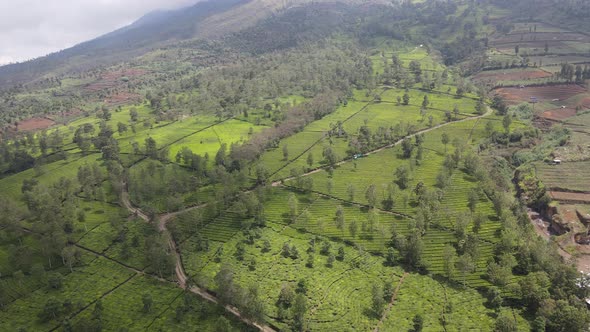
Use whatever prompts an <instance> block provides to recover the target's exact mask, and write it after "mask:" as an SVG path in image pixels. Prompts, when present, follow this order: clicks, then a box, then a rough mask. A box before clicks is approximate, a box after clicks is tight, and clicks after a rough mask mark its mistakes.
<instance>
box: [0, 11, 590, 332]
mask: <svg viewBox="0 0 590 332" xmlns="http://www.w3.org/2000/svg"><path fill="white" fill-rule="evenodd" d="M351 3H355V4H356V2H351ZM351 3H348V2H347V5H346V6H352V5H351ZM246 6H247V7H246V8H247V9H248V13H251V11H250V10H251V8H255V9H256V8H259V12H260V13H266V11H267V10H271V9H273V8H275V7H274V6H275V4H274V3H273V4H269V3H267V2H266V1H262V4H261V1H252V2H249V4H247V5H246ZM256 6H262V7H256ZM277 6H278V5H277ZM306 6H307V5H303V4H301V6H300V7H296V8H295V9H294V10H293V11H289V12H287V13H286V14H289V15H285V16H281V15H283V14H281V13H277V14H276V15H277V16H276V17H274V16H273V17H271V18H268V19H266V20H264V21H263V22H262V23H261V24H260V25H254V23H252V22H250V23H248V24H246V25H247V27H248V28H247V29H251V30H245V32H242V34H238V35H229V37H227V39H228V40H229V41H225V40H224V41H219V42H212V41H211V42H210V43H209V42H202V43H203V44H200V43H201V41H199V42H194V43H195V44H194V45H193V44H191V43H193V41H186V42H183V43H186V45H185V44H182V45H183V46H182V47H180V48H178V49H177V48H174V47H173V46H169V47H170V48H167V47H162V48H160V49H155V50H152V51H150V52H149V53H147V54H146V55H144V56H141V57H138V58H135V61H137V62H136V63H134V64H133V65H131V64H129V63H126V64H122V65H115V66H106V67H104V68H102V69H100V70H94V71H89V72H85V73H84V74H79V75H71V77H61V78H60V79H58V80H56V79H54V78H52V79H48V80H42V79H38V80H37V81H36V82H35V83H34V84H37V85H39V86H40V88H39V89H38V90H35V89H32V88H30V91H28V90H26V91H22V92H21V93H20V94H17V95H18V96H19V97H18V98H21V99H22V102H23V103H24V100H28V99H26V98H28V97H31V96H34V97H35V98H40V99H44V98H47V96H52V95H53V96H54V97H55V98H58V97H60V96H62V93H63V94H66V93H71V92H72V91H77V92H80V93H81V94H80V98H83V99H82V100H83V101H84V103H83V107H82V105H78V106H79V107H80V109H78V111H72V112H71V113H67V112H62V113H61V116H57V115H55V114H54V115H52V117H51V118H47V119H46V118H40V117H39V118H31V119H29V120H25V121H21V122H19V125H18V128H17V129H18V130H19V131H23V132H29V133H28V134H27V133H22V134H21V136H19V137H18V138H15V139H14V140H8V141H7V142H8V143H6V144H4V145H3V146H2V147H3V148H4V150H2V151H3V152H4V151H6V152H5V153H4V154H3V155H1V157H2V159H0V161H1V162H0V169H1V170H2V171H3V173H2V174H4V176H3V177H1V178H0V330H7V331H18V330H27V331H62V330H63V331H72V330H74V331H100V330H104V331H116V330H121V329H122V328H123V327H124V328H126V329H128V330H130V331H136V330H137V331H185V330H186V331H189V330H191V331H254V330H260V331H264V332H273V331H291V330H293V331H296V330H298V331H407V330H411V331H422V330H423V331H472V330H481V331H493V330H499V331H500V330H501V331H528V330H531V329H537V328H539V324H541V323H540V321H541V322H542V323H543V324H547V326H548V328H547V330H548V331H561V330H571V331H575V330H578V328H577V327H576V326H587V321H590V317H587V316H588V315H587V313H586V311H585V310H586V309H585V307H584V306H583V302H582V301H581V300H580V299H581V298H584V297H585V296H587V292H586V290H585V289H580V288H579V287H578V286H576V285H575V283H576V281H577V280H578V274H576V271H575V268H574V267H573V266H572V265H571V263H573V258H574V257H576V255H575V251H576V250H578V251H579V252H580V253H582V254H584V253H585V252H584V251H583V250H582V249H580V248H584V247H576V246H575V244H574V243H573V242H572V241H573V240H575V239H582V240H583V239H585V238H586V237H587V234H585V228H584V226H583V225H584V223H583V222H584V221H583V220H580V221H577V220H573V221H575V224H576V225H577V226H578V227H577V228H575V229H574V231H573V232H572V233H571V234H569V233H568V234H567V235H562V236H557V237H555V240H554V239H553V238H550V237H549V235H548V234H549V233H547V232H546V230H545V229H544V228H543V229H541V227H540V226H539V227H537V228H536V230H537V232H538V233H539V235H541V237H540V238H537V237H536V235H535V234H534V232H533V230H532V229H531V227H529V226H530V225H529V219H528V218H527V210H526V207H525V206H524V204H523V203H522V202H526V203H527V204H529V206H530V207H532V208H534V207H536V206H537V204H546V205H543V207H549V208H550V210H548V211H555V212H557V213H558V214H561V215H562V217H565V216H566V215H567V218H570V219H572V218H573V219H576V218H579V217H578V215H577V214H575V213H573V212H572V211H581V214H582V215H585V214H587V211H588V209H587V206H588V205H587V204H586V203H590V188H589V187H588V184H589V183H590V173H588V170H590V164H589V163H590V161H588V154H587V152H588V147H590V144H589V140H588V137H590V136H589V132H588V130H587V125H588V123H589V117H588V113H587V112H586V111H585V110H586V109H587V108H588V107H590V102H589V100H590V97H588V96H589V95H588V90H587V88H586V86H585V85H584V82H577V84H573V83H572V82H566V80H565V79H564V78H561V77H559V78H558V77H557V75H556V74H554V73H556V72H559V70H554V69H555V68H554V67H544V66H550V63H554V64H559V63H558V62H551V61H550V60H549V59H553V60H554V61H557V60H555V58H558V59H560V60H564V59H568V57H573V56H575V57H581V58H584V55H583V54H584V52H585V50H584V47H585V45H587V44H588V43H590V37H588V36H587V35H585V34H582V33H578V32H573V31H570V30H568V29H561V28H558V27H555V26H552V25H549V24H543V23H542V22H531V23H515V24H514V25H513V26H512V27H511V29H509V30H510V31H508V32H506V33H504V32H500V28H501V26H498V25H495V24H487V23H483V22H486V21H488V20H491V21H492V22H494V21H495V20H511V19H512V17H511V16H510V15H511V11H509V10H505V9H501V8H499V7H495V6H493V5H487V4H486V5H483V4H482V5H481V7H480V5H479V4H475V3H471V2H465V3H460V4H458V5H457V6H455V5H454V4H450V3H448V4H443V3H439V4H436V5H432V6H430V5H429V2H428V1H426V2H421V1H418V2H412V4H406V5H404V6H406V7H408V8H409V7H412V6H415V7H412V8H413V10H423V11H424V13H425V14H424V15H427V16H425V17H430V16H428V15H432V17H435V16H436V15H438V14H439V13H440V12H444V13H445V17H447V20H445V22H446V21H448V22H447V23H444V24H443V26H442V27H440V26H438V25H437V24H438V23H432V24H433V25H430V24H431V21H432V19H430V18H429V19H428V20H427V22H421V23H420V24H416V23H415V22H413V21H412V20H414V18H412V20H410V21H409V23H408V24H409V25H410V26H409V27H408V28H407V29H405V30H404V34H403V36H404V37H403V38H401V36H396V35H395V33H393V32H394V31H398V28H399V27H397V26H395V25H392V26H385V25H384V26H380V25H373V23H375V22H380V21H371V22H370V24H367V26H366V27H365V26H364V23H363V20H361V19H360V18H361V17H363V18H364V16H362V15H360V14H359V13H361V12H362V13H363V15H369V16H368V17H371V18H373V17H377V18H378V19H382V18H381V15H392V18H391V19H388V20H387V22H389V21H391V22H397V21H398V19H399V20H402V19H404V17H407V16H408V15H407V13H405V12H403V10H405V9H403V8H404V6H401V7H392V8H389V7H376V9H375V8H372V7H371V6H370V5H368V4H364V5H363V6H366V7H362V8H364V10H366V12H365V11H364V10H363V11H360V10H357V9H359V8H360V7H359V8H357V7H350V8H349V7H346V6H344V5H342V6H334V5H333V4H331V3H329V2H326V3H324V2H323V1H320V2H319V3H315V2H314V3H313V4H310V5H309V6H310V7H306ZM387 6H393V5H391V4H389V3H388V4H387ZM422 6H424V7H422ZM236 8H238V9H239V8H241V7H239V6H237V7H236ZM263 9H264V10H263ZM373 11H375V12H373ZM398 11H400V13H401V14H403V15H402V16H401V17H398V16H396V15H398V14H396V13H397V12H398ZM318 12H319V13H321V15H319V16H316V13H318ZM334 13H335V14H334ZM291 14H292V16H290V15H291ZM401 14H399V15H401ZM216 15H217V14H215V15H213V16H208V17H209V21H211V20H212V21H211V22H213V23H215V22H217V20H216V19H215V18H219V17H228V16H224V15H229V17H230V18H234V17H235V16H234V12H233V9H232V10H230V11H227V12H224V11H222V12H221V14H218V15H219V16H216ZM359 15H360V16H359ZM371 15H373V16H371ZM178 17H179V19H178V20H179V21H180V20H181V16H178ZM302 17H303V18H305V19H302ZM318 17H319V18H321V19H318ZM417 17H418V18H416V20H423V19H424V18H420V16H417ZM436 17H438V16H436ZM394 18H395V19H394ZM276 20H278V23H277V21H276ZM290 20H295V21H296V22H297V24H304V27H303V28H302V27H300V26H299V25H296V26H298V27H299V28H301V29H309V31H313V32H314V33H309V34H308V33H306V34H304V35H300V34H299V28H297V29H295V28H290V27H291V24H293V23H290V22H291V21H290ZM202 21H207V20H205V19H203V20H202ZM302 22H305V23H302ZM352 22H357V24H358V25H359V26H361V28H359V27H357V26H355V25H354V24H352ZM404 22H405V21H404ZM452 22H457V23H452ZM273 24H274V25H273ZM307 24H310V26H307ZM404 24H405V23H404ZM441 24H442V23H441ZM332 25H336V26H338V27H340V26H346V27H350V29H352V30H353V31H356V30H354V29H363V30H359V33H356V32H355V33H350V32H349V31H347V30H337V31H339V33H337V34H334V35H331V34H326V35H324V33H325V31H331V30H330V29H332V28H331V26H332ZM447 25H448V26H447ZM186 27H187V26H182V30H186V29H185V28H186ZM191 27H193V26H191ZM193 28H194V27H193ZM225 28H228V27H227V26H225V25H224V29H225ZM232 29H233V28H232ZM375 29H377V30H381V29H382V30H383V32H382V33H379V32H374V30H375ZM463 30H465V32H463ZM269 31H272V33H269ZM305 31H308V30H305ZM360 31H362V33H360ZM432 31H437V35H438V34H440V35H441V36H439V37H437V38H438V39H443V40H441V41H439V42H440V43H438V44H437V42H436V41H435V40H431V39H430V38H426V36H430V35H431V34H432ZM166 33H171V32H162V35H166ZM199 33H201V32H199ZM202 33H203V34H204V35H207V34H210V33H212V32H211V31H208V30H207V31H204V32H202ZM316 34H317V36H316ZM372 34H375V36H373V35H372ZM470 34H471V35H472V37H469V35H470ZM283 35H284V36H285V37H284V38H285V41H283V40H282V39H281V38H279V40H278V41H277V40H275V39H274V36H283ZM158 36H159V35H158ZM252 36H254V37H252ZM260 36H266V37H264V38H262V39H263V41H260V40H259V39H260V38H261V37H260ZM291 36H294V37H291ZM359 36H360V37H359ZM392 36H394V37H392ZM473 36H475V37H473ZM488 36H489V40H488ZM398 37H400V38H398ZM484 37H485V40H486V42H488V45H487V46H488V50H487V51H486V52H487V53H486V54H485V55H486V56H487V57H488V58H487V60H485V57H483V45H484V41H483V40H484ZM232 38H233V39H232ZM236 38H237V39H239V41H235V40H234V39H236ZM306 38H310V39H309V41H307V39H306ZM358 38H360V40H357V39H358ZM445 38H446V41H448V42H449V43H446V42H445V43H444V44H443V43H442V42H443V41H444V40H445ZM242 39H243V40H242ZM402 39H403V40H404V41H402ZM294 40H297V41H299V40H301V41H302V42H301V43H302V44H298V42H295V41H294ZM422 40H424V41H422ZM474 40H477V42H476V43H475V44H473V45H474V46H473V47H472V48H473V49H472V50H471V51H470V52H473V53H472V55H474V54H477V55H478V56H481V57H475V56H473V57H463V58H462V57H461V56H460V55H457V54H456V53H453V52H455V51H459V50H457V49H456V48H459V47H462V46H458V45H466V44H467V43H469V42H474ZM253 41H255V42H256V43H253ZM427 41H428V42H427ZM231 42H235V44H224V43H231ZM279 42H280V43H283V42H284V43H287V45H289V46H285V48H284V49H283V48H278V49H275V48H274V47H275V43H279ZM244 43H245V44H249V43H252V45H256V46H255V47H259V48H260V49H257V50H256V52H261V53H260V54H257V53H256V52H252V51H249V52H246V51H243V52H242V51H241V50H240V47H250V46H249V45H248V46H244V45H243V44H244ZM290 43H293V45H296V46H292V45H291V44H290ZM269 44H270V46H269ZM227 45H230V46H231V47H230V46H227ZM236 45H237V46H236ZM516 45H518V46H519V47H520V50H519V52H516V51H515V49H514V47H515V46H516ZM545 45H547V47H548V48H549V50H548V51H545V50H543V49H544V47H545ZM129 47H130V46H129ZM265 47H268V49H266V48H265ZM437 47H438V48H440V49H441V50H440V51H439V50H438V49H437ZM470 47H471V46H470ZM479 50H481V52H482V53H481V54H480V53H476V52H480V51H479ZM462 51H463V50H462ZM517 53H518V54H517ZM453 57H456V58H453ZM525 58H529V59H537V58H538V59H539V61H538V64H535V65H532V64H530V61H529V64H530V65H529V66H523V67H522V68H521V67H519V66H520V63H521V62H520V61H522V60H524V59H525ZM472 60H473V62H477V63H479V65H481V66H483V67H484V69H486V70H484V71H480V72H479V73H477V74H476V75H474V76H473V77H471V78H469V77H466V76H467V75H466V73H467V72H469V71H470V70H471V69H470V68H473V66H475V65H473V63H471V61H472ZM480 60H481V61H480ZM541 60H542V62H543V64H542V65H541ZM513 61H516V62H515V63H517V64H519V66H513V65H512V63H513ZM535 61H536V60H535ZM508 62H509V64H510V65H508V66H507V67H511V68H504V64H505V63H508ZM445 64H447V65H445ZM451 64H454V65H455V66H451ZM499 64H501V65H500V66H499ZM487 69H489V70H487ZM547 82H551V83H555V84H552V85H544V84H545V83H547ZM476 84H481V85H476ZM485 86H487V87H488V88H490V89H492V88H493V90H492V91H491V93H490V94H489V95H487V93H488V91H487V90H486V88H485ZM27 87H30V86H27ZM155 87H158V89H156V88H155ZM70 89H71V90H70ZM75 96H76V98H77V96H78V95H75ZM495 96H501V97H503V98H504V101H505V102H506V103H507V104H508V106H510V107H509V108H506V109H504V108H502V107H497V109H494V108H492V107H491V106H492V105H493V106H503V105H501V103H498V100H497V99H495V98H494V97H495ZM532 96H534V97H536V98H537V101H538V103H536V104H535V105H534V108H533V107H531V109H530V110H529V109H528V108H527V107H525V106H522V104H527V103H528V102H529V101H530V97H532ZM11 98H12V97H11ZM50 99H51V98H50ZM7 100H8V99H7ZM80 103H81V102H80ZM70 106H72V109H73V105H68V108H69V107H70ZM513 106H519V107H520V108H517V107H513ZM521 106H522V107H521ZM528 106H531V105H528ZM562 106H565V108H562ZM81 109H84V110H85V111H82V110H81ZM539 118H541V119H539ZM51 119H54V120H55V122H52V121H53V120H51ZM541 120H543V121H545V122H541ZM48 121H49V122H48ZM539 123H543V124H544V127H542V128H541V130H543V131H541V130H537V129H536V128H534V127H533V126H532V124H539ZM11 126H12V125H11ZM44 128H47V129H46V130H41V131H40V130H39V129H44ZM12 129H13V128H11V129H10V130H9V131H8V132H9V133H12ZM566 129H568V130H569V131H568V130H566ZM3 142H4V141H3ZM5 155H6V156H9V157H10V158H12V159H11V162H8V160H9V158H8V157H5ZM29 157H30V158H29ZM556 158H561V159H562V162H561V163H559V164H557V162H554V163H553V164H552V163H550V162H551V161H552V160H553V159H556ZM31 159H32V160H31ZM519 176H521V178H518V177H519ZM539 180H540V181H539ZM515 183H516V184H517V186H518V187H517V188H516V189H515V187H514V184H515ZM546 197H549V198H551V199H552V200H553V202H546V201H543V199H544V198H546ZM532 215H534V213H533V212H532V211H529V213H528V216H532ZM582 219H583V218H582ZM568 220H569V219H568ZM573 233H576V234H573ZM557 235H559V234H557ZM548 241H549V242H550V241H555V242H556V243H557V245H559V246H560V247H561V248H560V249H559V251H557V250H555V247H556V246H555V245H553V244H548V243H547V242H548ZM580 241H581V240H580ZM56 248H57V249H56ZM558 252H559V254H558ZM560 255H561V256H560ZM581 257H583V259H582V260H581V261H583V262H579V265H578V266H580V267H581V266H583V264H587V263H588V259H587V257H586V256H581ZM584 266H585V265H584ZM539 308H543V309H542V310H540V309H539ZM561 310H563V311H564V312H567V313H571V315H570V316H567V317H566V318H567V319H564V318H563V317H565V316H563V317H562V315H564V314H562V311H561ZM578 321H579V322H581V323H580V324H579V325H575V323H577V322H578ZM556 322H557V323H556ZM568 324H570V325H568ZM508 325H509V328H505V329H504V327H505V326H508ZM510 326H511V327H510ZM543 326H544V325H543ZM543 329H544V328H543ZM543 329H542V330H543Z"/></svg>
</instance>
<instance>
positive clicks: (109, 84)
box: [84, 69, 147, 92]
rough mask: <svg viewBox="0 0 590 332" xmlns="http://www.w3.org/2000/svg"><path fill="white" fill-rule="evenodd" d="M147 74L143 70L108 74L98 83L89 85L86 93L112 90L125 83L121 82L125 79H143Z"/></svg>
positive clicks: (125, 70)
mask: <svg viewBox="0 0 590 332" xmlns="http://www.w3.org/2000/svg"><path fill="white" fill-rule="evenodd" d="M146 73H147V71H146V70H143V69H124V70H118V71H111V72H107V73H104V74H102V76H101V77H100V78H99V79H98V80H97V81H96V82H94V83H90V84H88V85H87V86H86V87H85V88H84V89H86V91H89V92H96V91H101V90H105V89H110V88H113V87H115V86H117V85H119V84H121V83H123V81H122V80H121V78H123V77H127V78H129V79H132V78H135V77H141V76H143V75H145V74H146Z"/></svg>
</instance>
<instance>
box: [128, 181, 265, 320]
mask: <svg viewBox="0 0 590 332" xmlns="http://www.w3.org/2000/svg"><path fill="white" fill-rule="evenodd" d="M121 202H122V204H123V206H124V207H125V208H126V209H127V210H128V211H129V212H131V213H133V214H134V215H137V216H138V217H140V218H141V219H143V220H144V221H145V222H147V223H151V221H150V218H149V217H148V216H147V215H146V214H145V213H144V212H143V211H141V209H139V208H136V207H134V206H133V204H131V201H130V200H129V192H128V191H127V184H125V183H124V184H123V192H122V195H121ZM199 207H201V206H194V207H190V208H188V209H185V210H182V211H178V212H174V213H166V214H163V215H160V216H159V218H157V219H158V220H159V222H158V230H159V231H160V232H161V233H162V234H164V236H166V237H167V240H168V248H169V250H170V252H171V253H173V254H174V255H175V258H176V264H175V268H174V270H175V273H176V279H177V285H178V287H180V288H182V289H186V290H189V291H190V292H191V293H193V294H195V295H198V296H200V297H201V298H203V299H205V300H207V301H209V302H212V303H215V304H219V300H218V299H217V298H216V297H215V296H213V295H212V294H211V293H209V292H208V291H207V290H206V289H204V288H201V287H197V286H194V285H191V286H190V287H187V281H188V279H189V278H188V277H187V275H186V272H185V271H184V267H183V265H182V259H181V257H180V251H179V250H178V248H177V246H176V242H175V241H174V238H173V237H172V234H170V232H169V231H168V229H167V227H166V225H167V222H168V221H170V220H171V219H172V218H173V217H174V216H176V215H178V214H180V213H184V212H186V211H188V210H193V209H197V208H199ZM224 308H225V310H226V311H227V312H229V313H231V314H232V315H234V316H235V317H236V318H237V319H239V320H240V321H242V322H243V323H245V324H248V325H250V326H252V327H255V328H257V329H258V330H260V331H263V332H276V330H275V329H273V328H272V327H270V326H268V325H266V324H262V323H257V322H254V321H251V320H249V319H247V318H245V317H243V316H242V314H241V313H240V311H239V310H238V309H237V308H236V307H234V306H231V305H225V306H224Z"/></svg>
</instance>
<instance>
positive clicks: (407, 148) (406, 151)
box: [402, 138, 414, 158]
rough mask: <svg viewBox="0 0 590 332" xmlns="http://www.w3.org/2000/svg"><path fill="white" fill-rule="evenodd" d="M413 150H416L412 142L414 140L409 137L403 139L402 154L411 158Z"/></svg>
mask: <svg viewBox="0 0 590 332" xmlns="http://www.w3.org/2000/svg"><path fill="white" fill-rule="evenodd" d="M412 151H414V144H412V140H410V139H408V138H404V139H403V140H402V155H403V157H404V158H410V157H411V156H412Z"/></svg>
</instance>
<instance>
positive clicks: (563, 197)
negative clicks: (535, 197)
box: [549, 191, 590, 203]
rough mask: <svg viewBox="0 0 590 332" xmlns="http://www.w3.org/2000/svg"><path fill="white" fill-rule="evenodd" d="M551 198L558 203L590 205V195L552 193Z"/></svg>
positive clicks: (550, 193)
mask: <svg viewBox="0 0 590 332" xmlns="http://www.w3.org/2000/svg"><path fill="white" fill-rule="evenodd" d="M549 196H551V198H553V199H554V200H557V201H566V202H581V203H590V194H580V193H569V192H563V191H550V192H549Z"/></svg>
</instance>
